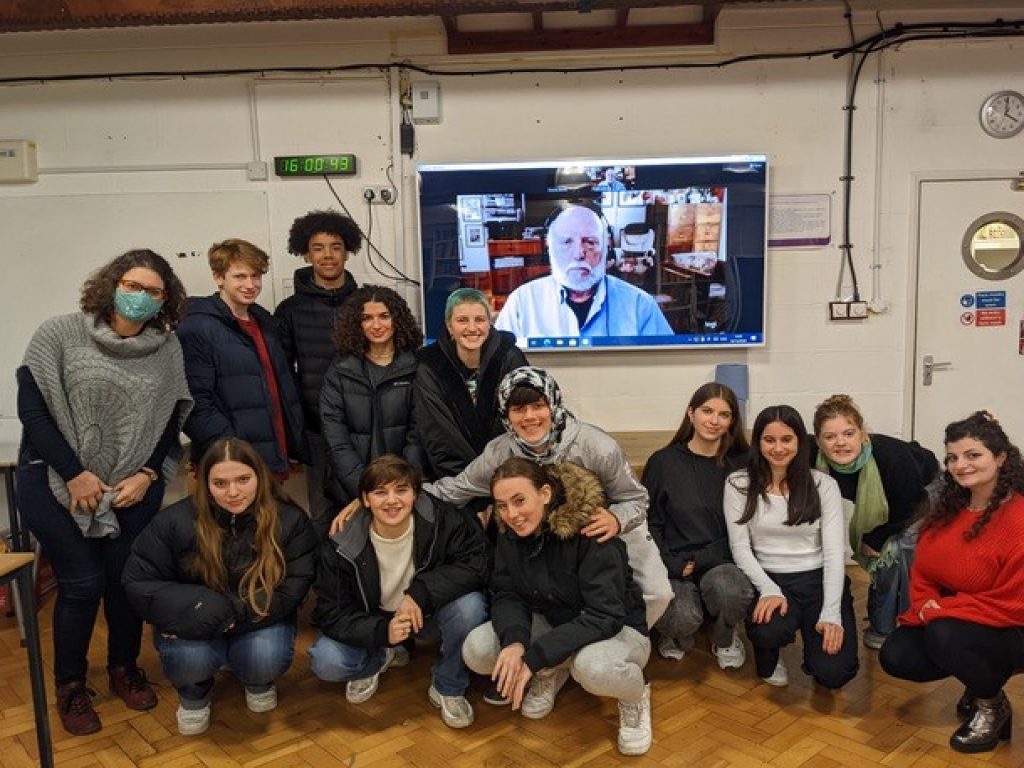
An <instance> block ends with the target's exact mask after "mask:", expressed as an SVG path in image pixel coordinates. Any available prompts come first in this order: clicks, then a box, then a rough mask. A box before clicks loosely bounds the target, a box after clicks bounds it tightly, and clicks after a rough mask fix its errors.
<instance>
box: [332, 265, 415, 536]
mask: <svg viewBox="0 0 1024 768" xmlns="http://www.w3.org/2000/svg"><path fill="white" fill-rule="evenodd" d="M334 343H335V345H336V346H337V348H338V355H337V356H336V357H335V358H334V361H333V362H332V363H331V366H330V368H328V369H327V373H326V374H325V375H324V381H323V388H322V389H321V390H320V418H321V422H322V425H323V437H324V441H325V442H326V443H327V459H328V461H327V464H328V496H329V497H330V498H331V499H332V501H334V502H335V503H336V504H338V505H339V506H343V505H346V504H348V503H349V502H351V501H353V500H356V499H358V496H359V478H360V476H361V475H362V473H363V469H365V467H366V465H367V464H369V463H370V461H371V460H372V459H375V458H376V457H378V456H382V455H383V454H385V453H394V454H397V455H399V456H402V457H404V458H405V459H407V460H408V461H410V462H411V463H412V464H413V465H414V466H416V467H421V466H422V465H423V461H422V456H421V453H420V449H419V445H418V442H417V437H416V428H415V420H414V418H413V406H412V382H413V379H414V378H415V376H416V355H415V352H416V350H417V349H418V348H419V347H420V346H421V345H422V344H423V333H422V332H421V331H420V329H419V325H418V324H417V323H416V319H415V318H414V317H413V316H412V312H411V311H410V310H409V305H408V304H406V303H405V300H404V299H403V298H402V297H401V296H399V295H398V294H397V293H396V292H395V291H393V290H391V289H390V288H384V287H382V286H379V285H364V286H363V287H362V288H359V289H358V290H356V291H354V292H353V293H352V295H351V296H349V298H348V299H347V300H346V301H345V303H344V304H342V306H341V308H340V309H339V310H338V316H337V327H336V330H335V333H334ZM329 524H330V520H324V521H321V525H322V526H327V525H329ZM318 533H321V534H326V530H320V531H318Z"/></svg>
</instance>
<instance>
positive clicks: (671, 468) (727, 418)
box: [642, 382, 754, 669]
mask: <svg viewBox="0 0 1024 768" xmlns="http://www.w3.org/2000/svg"><path fill="white" fill-rule="evenodd" d="M748 450H749V447H748V445H747V438H746V435H744V434H743V418H742V416H741V415H740V409H739V403H738V402H737V400H736V394H735V393H734V392H733V391H732V390H731V389H729V387H727V386H725V385H724V384H718V383H716V382H710V383H708V384H704V385H703V386H700V387H698V388H697V391H696V392H694V393H693V396H692V397H691V398H690V402H689V404H688V405H687V406H686V412H685V414H684V415H683V421H682V424H680V425H679V429H678V430H677V431H676V434H675V435H674V436H673V437H672V440H671V441H669V444H668V445H667V446H665V447H664V448H662V449H661V450H659V451H656V452H655V453H654V454H653V455H652V456H651V458H650V459H648V460H647V465H646V466H645V467H644V474H643V478H642V482H643V484H644V486H645V487H646V488H647V493H648V494H650V497H651V506H650V507H649V508H648V511H647V523H648V526H649V527H650V529H651V535H652V536H653V537H654V541H655V542H656V543H657V544H658V549H659V550H660V552H661V559H662V561H663V562H664V563H665V567H666V568H667V569H668V577H669V583H670V584H671V585H672V591H673V593H674V597H673V598H672V602H670V603H669V606H668V608H667V609H666V610H665V615H664V616H662V617H661V619H660V620H659V621H658V623H657V624H656V625H655V627H654V628H655V629H656V630H657V631H658V634H659V638H658V653H660V654H661V655H662V656H664V657H665V658H667V659H673V660H676V661H678V660H680V659H682V658H683V656H684V655H685V654H686V652H687V651H689V650H690V649H691V648H692V647H693V643H694V636H695V635H696V634H697V631H698V630H699V629H700V628H701V625H702V624H703V623H704V619H705V618H706V617H711V618H712V619H713V621H714V625H713V628H712V630H711V651H712V653H713V654H714V655H715V658H716V659H717V660H718V665H719V666H720V667H721V668H722V669H738V668H739V667H742V666H743V662H744V661H745V660H746V651H745V650H744V648H743V641H742V640H741V639H740V637H739V634H738V633H737V631H736V628H737V626H738V625H739V624H740V623H741V622H742V621H743V618H744V617H745V616H746V615H747V607H748V606H749V605H750V601H751V600H752V599H753V596H754V588H753V587H752V586H751V584H750V579H748V578H747V577H746V576H745V575H744V573H743V571H741V570H740V569H739V568H737V567H736V564H735V563H734V562H733V561H732V554H731V553H730V551H729V533H728V531H727V530H726V525H725V515H724V513H723V512H722V492H723V489H724V487H725V478H726V476H727V475H729V473H730V472H733V471H735V470H737V469H740V468H742V467H743V466H745V465H746V463H747V452H748Z"/></svg>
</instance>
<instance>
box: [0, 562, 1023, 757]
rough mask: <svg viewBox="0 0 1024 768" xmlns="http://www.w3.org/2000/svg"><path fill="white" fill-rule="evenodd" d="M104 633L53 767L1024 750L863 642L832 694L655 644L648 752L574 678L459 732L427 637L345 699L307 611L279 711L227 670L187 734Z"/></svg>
mask: <svg viewBox="0 0 1024 768" xmlns="http://www.w3.org/2000/svg"><path fill="white" fill-rule="evenodd" d="M849 572H850V575H851V577H852V578H853V579H854V583H855V594H856V596H857V597H858V601H857V602H858V611H859V615H863V610H864V605H863V603H864V596H865V581H864V577H863V574H861V573H860V572H859V571H857V570H856V569H853V568H851V569H849ZM306 612H307V613H308V606H307V611H306ZM51 613H52V599H51V600H50V601H49V602H48V603H47V605H46V606H45V607H44V609H43V611H42V613H41V615H40V619H41V623H42V631H43V641H44V653H45V655H46V657H47V661H48V662H49V660H50V658H51V650H50V646H51V643H52V629H51V619H50V615H51ZM105 632H106V630H105V627H104V626H103V623H102V617H101V619H100V622H99V625H98V627H97V631H96V637H95V638H94V640H93V645H92V649H93V652H92V654H91V658H90V661H91V664H92V672H91V673H90V683H91V686H92V687H93V688H94V689H95V690H96V691H98V693H99V695H98V696H97V698H96V700H95V703H96V706H97V709H98V711H99V713H100V716H101V718H102V719H103V726H104V727H103V730H102V731H100V732H99V733H97V734H94V735H92V736H88V737H79V738H76V737H72V736H68V735H67V734H65V733H64V731H63V730H62V729H61V727H60V724H59V721H58V720H57V718H56V715H55V714H53V712H52V706H53V698H52V690H51V691H48V696H49V697H50V706H51V722H52V723H53V731H54V740H55V741H54V749H55V754H56V761H57V765H58V766H59V768H131V767H132V766H138V767H139V768H259V766H273V767H274V768H278V767H280V768H371V767H373V766H377V767H385V766H416V767H417V768H439V767H443V768H471V767H474V766H488V767H490V768H519V767H520V766H524V767H525V766H540V767H546V766H580V767H581V768H583V767H585V768H605V767H606V766H618V765H634V766H664V767H666V768H670V767H681V766H686V767H687V768H718V767H719V766H723V767H724V766H743V767H746V766H777V767H778V768H798V766H800V767H802V768H833V767H834V766H854V767H859V766H873V765H881V766H889V767H890V768H906V767H908V766H915V768H943V767H944V766H947V765H962V766H977V767H978V768H981V767H982V766H1001V767H1008V766H1021V765H1024V732H1022V728H1021V726H1020V725H1018V726H1017V727H1016V728H1015V729H1014V737H1015V739H1016V741H1015V742H1011V743H1010V744H1003V745H1002V746H1000V747H999V749H997V750H996V751H995V752H993V753H988V754H985V755H981V756H979V757H974V758H972V757H968V756H964V755H958V754H956V753H954V752H952V751H951V750H950V749H949V748H948V746H947V743H946V740H947V738H948V736H949V734H950V733H951V732H952V731H953V729H954V728H955V727H956V721H955V717H954V713H953V705H954V702H955V701H956V699H957V698H958V696H959V694H960V690H959V688H958V686H957V684H956V683H954V682H944V683H939V684H933V685H928V686H923V685H912V684H908V683H904V682H901V681H897V680H893V679H891V678H889V677H887V676H886V675H885V673H883V672H882V671H881V669H880V668H879V666H878V660H877V654H876V653H875V652H874V651H870V650H867V649H863V648H862V652H861V663H862V666H861V672H860V674H859V675H858V677H857V678H856V679H855V680H854V681H853V682H851V683H850V684H849V685H848V686H846V688H845V689H843V690H842V691H841V692H839V693H837V694H832V693H827V692H823V691H820V690H816V689H815V688H814V686H813V685H812V684H811V683H810V681H809V679H808V678H807V677H805V676H804V675H803V674H802V673H801V672H800V671H799V667H800V664H799V649H798V648H797V647H790V648H789V649H787V650H786V651H785V652H784V658H785V659H786V660H787V663H788V666H789V669H790V678H791V682H790V686H789V687H788V688H785V689H777V688H771V687H770V686H767V685H764V684H762V683H761V682H760V680H758V679H757V677H756V676H755V674H754V671H753V664H752V661H751V660H748V661H747V664H746V665H745V667H744V668H743V669H741V670H738V671H733V672H730V673H725V672H722V671H721V670H719V669H718V666H717V664H716V663H715V661H714V659H713V658H712V657H711V655H710V653H709V651H708V647H707V642H706V639H704V638H702V639H701V641H700V643H699V646H698V649H697V650H695V651H694V652H692V653H691V654H688V655H687V657H686V659H684V660H683V661H682V662H680V663H674V662H669V661H666V660H664V659H661V658H659V657H654V658H652V660H651V663H650V665H649V666H648V677H649V679H650V681H651V683H652V687H653V701H654V734H655V741H654V746H653V747H652V749H651V751H650V752H649V753H648V754H647V755H646V756H644V757H639V758H636V757H634V758H628V757H623V756H621V755H619V754H618V752H617V751H616V750H615V734H616V727H617V710H616V707H615V703H614V702H612V701H602V700H599V699H596V698H595V697H593V696H590V695H589V694H587V693H585V692H584V691H583V690H581V689H580V688H579V687H578V686H577V685H576V684H575V683H573V682H570V683H569V684H568V685H567V686H566V688H565V689H563V691H562V693H561V694H560V696H559V699H558V705H557V706H556V708H555V711H554V712H553V713H552V714H551V715H550V716H549V717H548V718H546V719H544V720H540V721H530V720H526V719H524V718H523V717H521V716H520V715H518V714H512V713H511V712H510V711H509V710H508V709H507V708H495V707H490V706H488V705H486V704H484V703H483V702H482V701H481V699H480V694H479V692H478V691H474V692H473V693H471V695H470V699H471V701H472V702H473V705H474V707H475V709H476V714H477V719H476V722H475V723H474V724H473V725H472V726H471V727H470V728H469V729H467V730H464V731H453V730H450V729H448V728H447V727H445V726H444V724H443V723H442V722H441V720H440V717H439V715H438V713H437V710H435V709H433V708H432V707H431V706H430V705H429V703H428V702H427V696H426V691H427V686H428V683H429V669H430V664H431V654H430V653H429V652H427V653H417V654H416V656H414V658H413V662H412V664H410V665H409V666H408V667H405V668H403V669H394V670H391V671H389V672H387V673H386V674H385V675H384V676H383V677H382V679H381V686H380V690H379V691H378V693H377V695H376V696H374V698H373V699H371V700H370V701H369V702H367V703H366V704H363V705H362V706H353V705H351V704H348V703H347V702H346V701H345V697H344V691H343V686H341V685H330V684H327V683H322V682H320V681H318V680H316V679H315V678H314V677H313V675H312V673H311V672H310V671H309V662H308V656H307V654H306V649H307V648H308V647H309V645H310V643H311V642H312V641H313V639H314V633H313V631H312V630H311V629H309V628H308V624H306V628H305V629H303V631H302V632H301V633H300V635H299V641H298V644H297V649H296V658H295V663H294V665H293V666H292V669H291V670H290V671H289V672H288V674H287V675H286V677H285V678H284V680H283V681H281V684H280V686H279V691H280V706H279V707H278V709H277V710H276V711H274V712H271V713H268V714H264V715H255V714H252V713H250V712H249V711H248V710H247V709H246V707H245V703H244V700H243V694H242V689H241V687H240V686H239V684H238V683H237V682H236V681H235V680H234V679H233V678H231V677H230V676H228V675H224V677H223V679H222V680H220V681H219V682H218V684H217V688H216V690H215V694H214V702H213V717H214V723H213V725H212V727H211V728H210V730H209V731H208V732H207V733H206V734H204V735H202V736H199V737H191V738H186V737H183V736H180V735H178V733H177V729H176V726H175V710H176V707H177V701H176V696H175V694H174V690H173V689H172V688H171V687H170V685H169V684H168V683H167V681H166V680H165V679H164V677H163V675H162V674H161V672H160V666H159V663H158V661H157V657H156V653H155V651H154V650H153V648H152V644H151V639H150V636H149V635H148V633H147V636H146V640H145V642H144V652H143V657H142V664H143V666H144V667H145V669H146V670H147V671H148V673H149V675H150V677H151V678H153V679H154V680H155V681H156V682H157V685H158V689H157V690H158V693H159V696H160V705H159V706H158V707H157V708H156V709H155V710H153V711H151V712H146V713H140V712H132V711H130V710H128V709H126V708H125V707H124V705H123V704H122V703H121V702H120V701H119V700H116V699H114V698H113V697H112V696H111V695H110V693H109V691H108V689H107V683H106V675H105V670H104V664H105V652H106V650H105V647H106V638H105ZM50 671H52V670H48V673H49V672H50ZM50 687H51V689H52V686H50ZM1009 692H1010V694H1011V697H1012V698H1013V699H1014V700H1015V701H1017V702H1021V701H1024V696H1022V694H1024V676H1021V677H1020V678H1017V679H1016V680H1014V681H1012V682H1011V685H1010V688H1009ZM1022 706H1024V705H1022ZM1022 712H1024V710H1022ZM1018 722H1020V721H1018ZM36 756H37V752H36V744H35V733H34V729H33V716H32V701H31V691H30V688H29V682H28V671H27V661H26V657H25V653H24V651H23V650H22V649H21V648H20V647H19V642H18V633H17V628H16V626H15V625H14V621H13V619H4V618H2V617H0V766H2V767H3V768H32V766H36V765H37V764H38V761H37V757H36Z"/></svg>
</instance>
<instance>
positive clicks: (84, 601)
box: [18, 462, 164, 685]
mask: <svg viewBox="0 0 1024 768" xmlns="http://www.w3.org/2000/svg"><path fill="white" fill-rule="evenodd" d="M163 498H164V483H163V480H157V481H156V482H155V483H152V484H151V485H150V486H149V489H148V490H147V491H146V495H145V496H143V497H142V501H140V502H139V503H138V504H135V505H134V506H131V507H125V508H124V509H115V510H114V514H116V515H117V521H118V523H119V524H120V526H121V534H120V535H119V536H117V537H116V538H109V537H104V538H101V539H87V538H85V537H84V536H83V535H82V532H81V530H79V528H78V525H77V524H76V523H75V521H74V520H73V519H72V518H71V513H70V512H68V510H67V509H66V508H65V507H64V505H63V504H61V503H60V502H59V501H57V499H56V497H54V495H53V492H52V491H51V490H50V485H49V481H48V480H47V474H46V464H43V463H41V462H37V463H32V464H23V465H21V466H19V467H18V506H19V508H20V509H21V516H22V519H23V520H24V521H25V525H26V526H27V527H28V529H29V530H30V531H32V534H33V535H34V536H35V537H36V539H37V540H38V541H39V543H40V544H41V545H42V547H43V553H44V554H45V555H46V556H47V557H48V558H49V560H50V564H51V565H53V572H54V575H56V577H57V599H56V601H55V602H54V606H53V650H54V653H53V676H54V678H55V679H56V682H57V685H63V684H64V683H69V682H72V681H75V680H85V676H86V671H87V668H88V662H87V661H86V656H87V655H88V653H89V642H90V640H92V631H93V628H94V627H95V625H96V614H97V612H98V611H99V607H100V601H101V600H102V601H103V613H104V615H105V616H106V619H107V666H109V667H112V666H129V667H133V666H135V661H136V659H138V657H139V651H140V649H141V648H142V619H140V618H139V617H138V616H136V615H135V612H134V611H133V610H132V609H131V606H130V605H128V597H127V596H126V595H125V592H124V587H123V586H121V571H123V570H124V564H125V563H126V562H128V555H129V554H131V549H132V542H133V541H135V537H136V536H138V535H139V533H140V532H141V531H142V529H143V528H145V527H146V525H147V524H148V523H149V521H150V520H152V519H153V517H154V515H156V513H157V512H158V511H159V509H160V502H161V501H162V500H163Z"/></svg>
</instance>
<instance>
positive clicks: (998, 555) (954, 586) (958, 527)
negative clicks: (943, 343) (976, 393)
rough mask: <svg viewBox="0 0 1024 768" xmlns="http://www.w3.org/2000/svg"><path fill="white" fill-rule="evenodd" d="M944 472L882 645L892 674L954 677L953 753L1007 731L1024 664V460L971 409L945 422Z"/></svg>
mask: <svg viewBox="0 0 1024 768" xmlns="http://www.w3.org/2000/svg"><path fill="white" fill-rule="evenodd" d="M945 443H946V459H945V467H946V469H945V472H943V474H942V486H941V489H940V491H939V494H938V499H937V500H936V502H935V504H934V507H933V508H932V510H931V512H930V514H929V515H928V516H927V517H926V518H925V520H924V523H923V526H922V530H921V536H920V538H919V539H918V542H917V554H916V556H915V557H914V564H913V566H912V569H911V576H910V599H911V603H910V608H909V609H908V610H907V611H906V612H905V613H904V614H903V615H902V616H900V619H899V621H900V626H899V627H898V628H897V629H896V631H895V632H893V633H892V634H891V635H889V637H888V638H887V639H886V641H885V645H883V646H882V652H881V654H880V656H879V660H880V661H881V663H882V668H883V669H884V670H885V671H886V672H888V673H889V674H890V675H892V676H893V677H899V678H903V679H904V680H914V681H916V682H929V681H931V680H943V679H945V678H947V677H955V678H956V679H957V680H959V681H960V682H961V683H963V685H964V687H965V689H966V690H965V691H964V695H963V696H962V697H961V699H960V701H959V702H958V704H957V714H958V715H959V716H960V718H961V720H963V724H962V725H961V726H960V727H959V728H958V729H957V730H956V732H955V733H953V735H952V736H951V737H950V739H949V744H950V746H951V747H952V748H953V749H955V750H957V751H958V752H986V751H988V750H991V749H995V748H996V746H997V745H998V744H999V741H1000V740H1007V739H1009V738H1010V733H1011V726H1012V720H1013V712H1012V711H1011V709H1010V701H1009V699H1007V697H1006V693H1005V692H1004V691H1003V687H1004V686H1005V685H1006V682H1007V680H1009V679H1010V677H1011V676H1012V675H1013V674H1014V672H1016V671H1018V670H1020V669H1022V668H1024V461H1022V459H1021V453H1020V450H1019V449H1018V448H1017V446H1016V445H1014V444H1013V443H1011V442H1010V439H1009V438H1008V437H1007V435H1006V432H1005V431H1003V428H1002V427H1001V426H1000V425H999V422H998V421H996V419H995V418H994V417H993V416H992V414H990V413H988V412H987V411H978V412H976V413H974V414H972V415H971V416H969V417H968V418H966V419H963V420H962V421H955V422H953V423H952V424H950V425H949V426H947V427H946V435H945Z"/></svg>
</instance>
